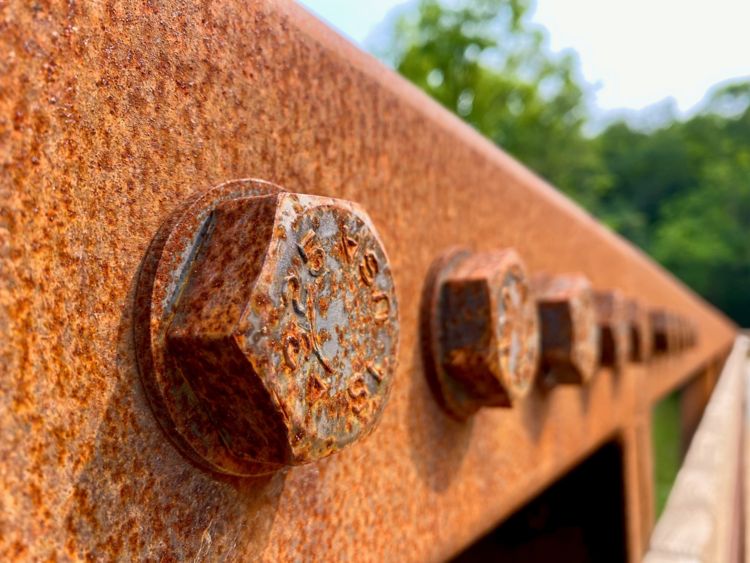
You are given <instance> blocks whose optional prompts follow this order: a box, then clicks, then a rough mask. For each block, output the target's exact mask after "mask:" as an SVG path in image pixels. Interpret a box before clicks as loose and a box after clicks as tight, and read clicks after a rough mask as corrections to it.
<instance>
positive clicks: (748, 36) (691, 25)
mask: <svg viewBox="0 0 750 563" xmlns="http://www.w3.org/2000/svg"><path fill="white" fill-rule="evenodd" d="M402 3H403V0H368V1H367V2H356V1H352V0H302V4H304V5H305V6H307V7H308V9H310V10H311V11H312V12H313V13H316V14H317V15H318V16H319V17H321V18H322V19H324V20H326V21H327V22H328V23H329V24H331V25H333V27H335V28H337V29H338V30H339V31H341V32H342V33H343V34H344V35H346V36H348V37H349V38H351V39H352V40H354V42H356V43H358V44H360V45H362V44H363V43H364V41H365V40H366V39H367V37H368V36H369V35H370V33H371V31H372V29H373V28H374V27H375V26H376V25H377V24H378V23H380V22H381V21H382V20H383V19H384V18H385V16H386V15H387V14H388V12H389V11H390V10H391V9H392V8H393V7H394V6H397V5H399V4H402ZM532 19H533V20H534V21H536V22H537V23H539V24H542V25H543V26H544V27H546V28H547V29H548V30H549V37H550V44H551V48H552V49H553V50H554V51H559V50H561V49H567V48H572V49H574V50H575V51H577V52H578V54H579V56H580V61H581V70H582V72H583V76H584V77H585V79H586V80H587V81H588V82H590V83H592V84H595V85H596V86H597V89H596V90H595V96H594V101H595V104H596V106H598V108H599V109H600V110H602V111H608V110H613V109H621V108H628V109H640V108H643V107H646V106H649V105H652V104H655V103H657V102H660V101H662V100H664V99H665V98H668V97H672V98H674V99H675V101H676V103H677V106H678V108H679V110H680V111H681V112H685V111H687V110H689V109H690V108H692V107H693V106H695V105H696V104H697V103H698V102H699V101H700V100H701V99H702V98H703V96H704V94H705V93H706V91H707V90H708V89H709V88H710V87H711V86H713V85H714V84H716V83H717V82H721V81H724V80H727V79H731V78H736V77H741V76H750V0H537V7H536V10H535V12H534V15H533V18H532Z"/></svg>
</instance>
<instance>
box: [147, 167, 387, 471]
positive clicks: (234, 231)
mask: <svg viewBox="0 0 750 563" xmlns="http://www.w3.org/2000/svg"><path fill="white" fill-rule="evenodd" d="M164 230H165V231H167V234H166V235H162V237H159V236H157V239H156V241H159V240H160V238H166V243H165V244H164V245H163V246H162V247H161V248H158V252H157V254H158V256H154V255H153V254H154V252H155V250H154V249H152V252H151V253H150V256H149V258H147V263H148V261H149V260H152V261H158V265H157V266H156V271H155V272H152V271H149V269H148V268H147V267H144V270H143V272H142V274H141V277H142V279H141V283H140V289H141V293H144V292H145V293H147V294H149V295H150V303H149V306H148V307H147V309H148V310H149V312H150V314H149V315H148V316H144V317H143V318H142V322H141V323H140V324H139V327H138V331H139V332H140V333H139V334H137V336H136V340H137V342H140V343H141V344H142V346H141V347H140V350H139V362H140V365H141V374H142V378H143V380H144V384H145V387H146V389H147V391H148V392H149V396H150V398H151V401H152V405H153V407H154V411H155V412H156V414H157V418H159V420H160V421H162V425H163V426H164V427H165V428H166V430H167V431H168V433H169V434H170V436H171V437H172V438H173V439H174V440H175V441H176V442H177V444H178V445H179V446H181V449H183V451H186V453H187V454H188V455H189V456H190V457H191V458H193V459H194V460H196V461H198V462H199V463H202V464H203V465H206V466H208V467H209V468H211V469H213V470H216V471H219V472H223V473H230V474H238V475H252V474H262V473H268V472H271V471H274V470H276V469H279V468H281V467H284V466H287V465H299V464H303V463H308V462H311V461H315V460H318V459H321V458H323V457H325V456H328V455H330V454H332V453H334V452H336V451H339V450H340V449H342V448H344V447H346V446H347V445H349V444H351V443H352V442H354V441H356V440H357V439H358V438H360V437H362V436H364V435H366V434H368V433H369V432H370V431H371V430H372V429H373V428H374V427H375V425H376V424H377V422H378V420H379V418H380V415H381V413H382V411H383V408H384V406H385V403H386V401H387V398H388V394H389V390H390V387H391V382H392V376H393V373H394V370H395V367H396V366H395V363H396V356H397V345H398V313H397V309H398V308H397V303H396V294H395V290H394V286H393V278H392V276H391V272H390V267H389V264H388V259H387V257H386V254H385V251H384V249H383V246H382V244H381V242H380V240H379V238H378V235H377V233H376V232H375V229H374V227H373V225H372V224H371V222H370V220H369V218H368V217H367V215H366V213H365V212H364V211H362V210H361V209H360V208H359V207H358V206H356V205H355V204H352V203H350V202H346V201H342V200H336V199H331V198H323V197H317V196H308V195H298V194H292V193H286V192H283V191H282V190H281V189H279V188H277V187H275V186H272V185H270V184H266V183H263V182H257V181H244V182H235V183H230V184H227V185H225V186H222V187H220V188H219V189H215V190H213V191H211V192H209V195H207V196H204V197H203V198H202V199H201V200H199V201H198V202H197V203H192V202H191V203H190V204H189V205H187V206H186V207H184V208H183V209H181V210H180V211H179V212H178V213H177V219H176V220H175V219H173V220H172V221H170V222H168V224H167V225H165V228H164ZM160 244H161V243H159V244H156V246H157V247H158V246H160ZM152 246H153V245H152ZM152 276H153V277H152ZM143 297H146V296H145V295H144V296H143Z"/></svg>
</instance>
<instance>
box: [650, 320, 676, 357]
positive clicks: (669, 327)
mask: <svg viewBox="0 0 750 563" xmlns="http://www.w3.org/2000/svg"><path fill="white" fill-rule="evenodd" d="M649 318H650V320H651V333H652V335H653V342H654V346H653V350H654V354H672V353H674V352H676V351H677V350H678V348H679V342H678V335H677V331H676V330H675V329H676V324H675V320H674V315H673V314H672V313H670V312H668V311H664V310H661V309H655V310H652V311H651V312H650V313H649Z"/></svg>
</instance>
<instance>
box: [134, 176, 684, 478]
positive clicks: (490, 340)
mask: <svg viewBox="0 0 750 563" xmlns="http://www.w3.org/2000/svg"><path fill="white" fill-rule="evenodd" d="M393 277H394V276H393V272H392V271H391V268H390V264H389V261H388V258H387V255H386V252H385V249H384V247H383V244H382V242H381V240H380V238H379V236H378V234H377V232H376V230H375V227H374V225H373V224H372V221H371V220H370V218H369V217H368V215H367V213H366V212H365V211H364V210H363V209H362V208H361V207H359V206H357V205H356V204H353V203H351V202H347V201H342V200H335V199H331V198H325V197H318V196H311V195H303V194H293V193H290V192H287V191H285V190H283V189H282V188H281V187H279V186H274V185H273V184H269V183H267V182H263V181H259V180H237V181H232V182H228V183H226V184H222V185H219V186H216V187H215V188H213V189H211V190H208V191H207V192H205V193H203V194H199V196H197V197H195V198H193V199H191V200H189V201H187V202H185V204H184V205H183V206H181V207H180V208H178V209H176V210H175V212H174V214H173V216H172V217H170V218H169V219H168V220H167V221H166V222H165V223H164V225H162V227H161V229H160V231H159V232H158V233H157V235H156V236H155V238H154V241H153V242H152V244H151V247H150V248H149V250H148V254H147V256H146V258H145V259H144V261H143V267H142V269H141V272H140V274H139V280H138V286H137V291H136V298H135V303H136V311H135V315H134V319H135V322H134V337H135V345H136V351H137V358H138V365H139V371H140V373H141V378H142V380H143V384H144V388H145V390H146V394H147V396H148V397H149V401H150V403H151V406H152V408H153V411H154V414H155V415H156V418H157V420H158V421H159V422H160V423H161V425H162V427H163V428H164V429H165V431H166V432H167V433H168V434H169V436H170V437H171V439H172V441H173V442H174V443H175V444H176V445H177V446H178V447H179V448H180V449H181V450H182V451H183V453H185V455H186V456H187V457H189V458H190V459H192V460H194V461H196V462H198V463H200V464H202V465H203V466H205V467H207V468H208V469H210V470H213V471H218V472H221V473H228V474H234V475H257V474H262V473H269V472H272V471H276V470H278V469H280V468H283V467H286V466H290V465H300V464H303V463H309V462H312V461H315V460H318V459H321V458H323V457H326V456H328V455H330V454H332V453H334V452H336V451H339V450H341V449H343V448H345V447H347V446H348V445H349V444H352V443H354V442H355V441H357V440H358V439H359V438H361V437H363V436H366V435H367V434H368V433H370V432H371V431H372V430H373V428H374V427H375V426H376V425H377V424H378V422H379V420H380V418H381V415H382V413H383V410H384V408H385V405H386V402H387V400H388V395H389V392H390V389H391V386H392V382H393V378H394V374H395V372H396V361H397V358H398V343H399V336H398V335H399V315H398V302H397V295H396V290H395V286H394V279H393ZM421 333H422V339H423V348H424V352H425V353H424V367H425V372H426V374H427V376H428V381H429V382H430V384H431V386H432V388H433V390H434V393H435V396H436V397H437V399H438V401H439V402H440V403H441V404H442V405H443V407H444V408H445V410H446V411H448V412H449V413H450V414H452V415H453V416H454V417H456V418H459V419H465V418H467V417H469V416H471V414H473V413H474V412H476V411H477V410H478V409H480V408H481V407H485V406H494V407H512V406H513V405H514V404H515V403H516V402H517V401H518V400H520V399H521V398H522V397H524V396H525V395H526V394H527V393H528V392H529V391H530V389H531V388H532V385H534V383H535V382H536V381H542V382H543V383H544V384H545V385H556V384H574V385H583V384H586V383H587V382H588V381H590V380H591V378H592V377H594V375H595V373H596V371H597V369H598V368H599V366H608V367H611V368H612V369H613V370H615V371H617V370H620V369H621V368H622V367H623V366H624V365H625V364H626V363H627V362H628V361H645V360H647V359H648V358H650V357H651V356H652V353H653V354H672V353H673V352H676V351H678V350H682V349H684V348H687V347H689V346H692V345H694V344H695V340H696V331H695V328H694V326H693V325H692V324H690V323H689V322H687V321H686V320H685V319H683V318H681V317H679V316H677V315H675V314H672V313H669V312H665V311H646V309H644V308H643V307H641V306H640V304H639V303H638V302H637V301H635V300H633V299H626V298H625V297H624V296H623V295H622V294H621V293H620V292H619V291H616V290H612V291H597V290H595V289H594V288H593V287H592V285H591V283H590V282H589V280H588V279H586V277H585V276H582V275H578V274H570V275H554V276H553V275H535V276H533V277H531V276H529V274H528V271H527V269H526V266H525V265H524V263H523V261H522V260H521V258H520V257H519V255H518V254H517V253H516V252H515V251H513V250H498V251H491V252H481V253H480V252H472V251H470V250H468V249H464V248H457V249H452V250H450V251H449V252H446V253H445V254H444V255H442V256H441V257H439V258H438V259H437V260H436V261H435V263H434V264H433V266H432V268H431V269H430V272H429V275H428V277H427V280H426V287H425V289H424V292H423V299H422V309H421ZM539 374H541V375H542V376H541V377H538V376H539Z"/></svg>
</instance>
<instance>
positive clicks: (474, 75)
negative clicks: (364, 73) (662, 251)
mask: <svg viewBox="0 0 750 563" xmlns="http://www.w3.org/2000/svg"><path fill="white" fill-rule="evenodd" d="M528 8H529V2H528V0H481V1H474V2H469V1H459V2H452V3H450V4H448V3H445V4H441V3H439V2H437V1H436V0H423V1H422V2H420V3H419V4H418V5H417V7H416V10H415V11H413V12H409V13H406V14H404V15H402V16H401V18H399V19H398V20H397V21H396V24H395V26H394V34H393V37H392V38H391V41H390V43H389V47H388V49H387V51H386V53H385V58H387V59H389V60H390V62H391V64H393V65H394V67H395V68H396V69H397V70H398V71H399V72H400V73H401V74H403V75H404V76H405V77H407V78H408V79H409V80H411V81H412V82H414V83H415V84H416V85H417V86H419V87H420V88H422V89H423V90H424V91H425V92H427V93H428V94H430V96H432V97H433V98H435V99H436V100H437V101H439V102H440V103H441V104H442V105H444V106H445V107H446V108H448V109H450V110H451V111H453V112H455V113H457V114H458V115H460V116H461V117H463V119H465V120H466V121H467V122H468V123H470V124H471V125H473V126H474V127H475V128H476V129H477V130H478V131H480V132H481V133H483V134H484V135H485V136H487V137H489V138H490V139H491V140H493V141H494V142H495V143H497V144H498V145H500V146H502V147H503V148H504V149H505V150H507V151H508V152H510V153H511V154H513V155H514V156H516V157H517V158H519V159H520V160H522V161H523V162H525V163H526V164H528V165H529V166H530V167H531V168H532V169H534V170H536V171H537V172H538V173H539V174H541V175H542V176H544V177H546V178H547V179H549V180H552V181H554V182H555V183H556V185H557V186H559V187H560V188H562V189H563V190H564V191H566V192H567V193H568V194H570V195H572V196H573V197H574V198H576V199H577V200H578V201H580V202H581V203H582V204H584V205H586V206H589V207H591V206H595V205H596V203H597V201H598V199H599V198H600V197H601V195H602V194H603V193H604V192H606V190H607V189H608V188H609V184H610V179H609V175H608V173H607V170H606V169H605V167H604V164H603V162H602V160H601V158H600V157H599V154H598V152H597V151H596V150H595V147H593V146H592V145H591V143H590V142H588V140H587V139H586V138H585V137H584V136H583V134H582V127H583V124H584V123H585V120H586V104H585V96H584V90H583V88H582V87H581V85H580V80H579V79H578V77H577V75H576V60H575V58H574V57H573V56H572V55H571V54H566V55H561V56H552V55H550V54H549V52H548V50H547V49H546V37H545V35H544V33H543V32H542V30H541V29H540V28H538V27H536V26H533V25H532V24H530V23H529V22H528V17H527V12H528Z"/></svg>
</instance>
